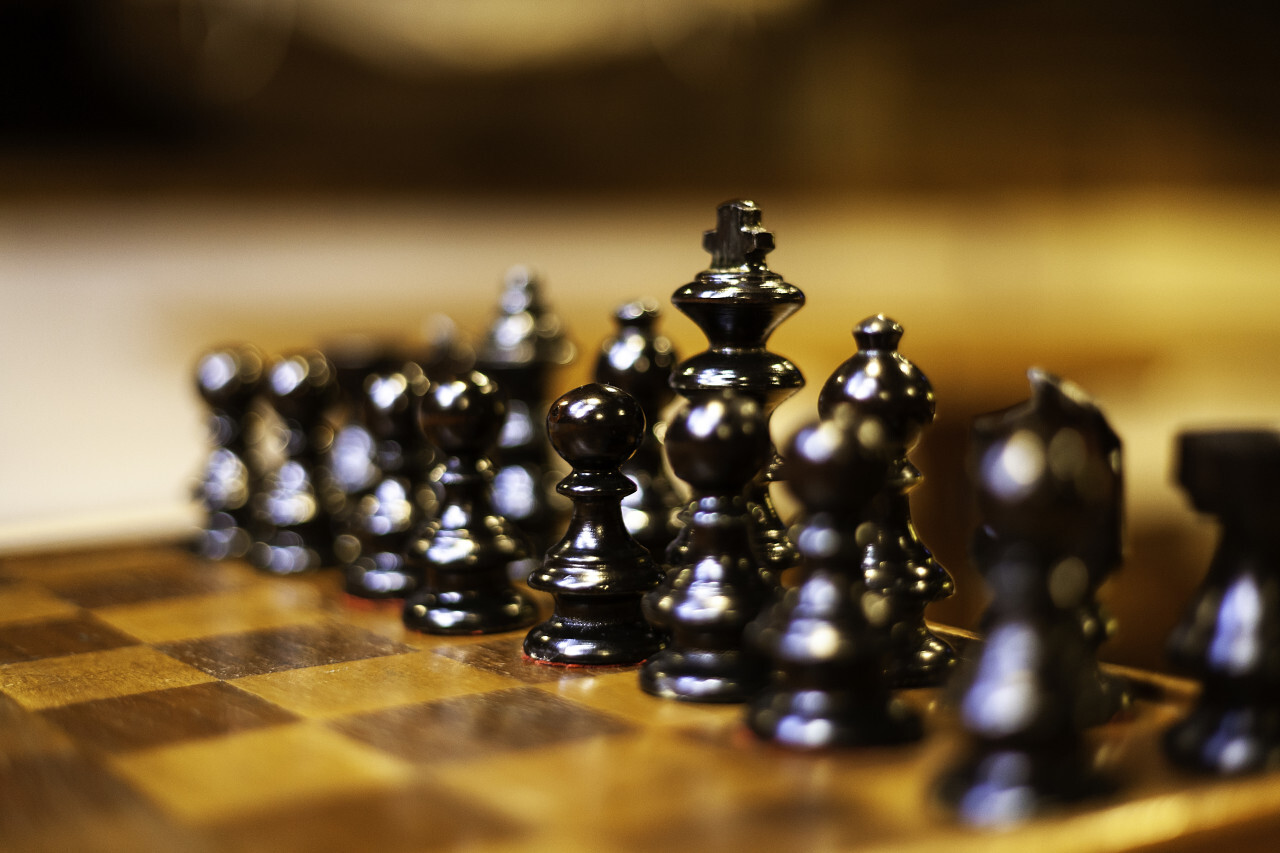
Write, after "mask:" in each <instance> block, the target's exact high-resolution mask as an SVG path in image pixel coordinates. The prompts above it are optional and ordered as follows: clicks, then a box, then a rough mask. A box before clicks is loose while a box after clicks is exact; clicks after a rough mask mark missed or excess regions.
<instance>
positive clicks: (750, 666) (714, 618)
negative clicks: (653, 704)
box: [640, 391, 774, 702]
mask: <svg viewBox="0 0 1280 853" xmlns="http://www.w3.org/2000/svg"><path fill="white" fill-rule="evenodd" d="M666 449H667V458H668V459H669V460H670V462H671V468H672V470H673V471H674V472H675V474H676V476H678V477H679V478H680V479H682V480H684V481H685V482H686V483H688V484H689V485H690V487H692V490H693V495H692V500H691V501H690V503H689V505H688V511H687V512H686V514H685V515H686V518H687V519H688V524H689V534H688V536H687V537H686V540H685V547H684V548H683V549H682V550H681V553H680V557H681V561H680V562H679V563H677V564H673V565H670V566H668V567H667V575H666V577H665V578H664V580H663V583H662V584H661V585H660V586H659V587H658V588H657V589H655V590H654V591H653V592H650V593H649V594H648V595H647V596H645V598H644V612H645V615H646V616H647V617H648V619H649V621H650V622H651V623H653V624H654V625H656V626H658V627H660V628H662V629H663V630H665V631H667V632H668V633H669V635H670V638H671V639H670V641H669V642H668V643H667V647H666V648H665V649H663V650H662V651H660V652H658V653H657V654H656V655H654V656H653V657H651V658H650V659H649V660H647V661H646V662H645V664H644V666H643V667H641V669H640V687H641V688H642V689H643V690H645V692H647V693H653V694H655V695H657V696H662V697H665V698H668V699H683V700H687V701H692V702H744V701H746V700H747V699H748V698H750V697H751V696H753V695H754V694H756V693H757V692H759V690H760V689H761V688H762V687H764V684H765V682H766V680H767V679H768V673H769V670H768V666H767V664H766V662H765V660H764V658H763V657H762V656H761V655H759V654H758V653H756V651H755V650H754V649H752V648H749V647H746V646H745V645H744V643H743V631H744V629H745V628H746V626H747V624H748V623H749V622H750V621H751V620H752V619H754V618H756V617H757V616H758V615H759V614H760V611H761V609H762V608H763V607H764V606H765V605H766V604H767V603H769V601H770V600H771V599H772V597H773V593H774V590H773V588H772V587H770V586H769V585H767V584H766V583H765V580H764V577H763V576H762V572H761V569H762V567H761V565H760V560H759V558H758V557H757V556H756V554H755V550H754V549H753V547H752V544H751V543H752V539H751V524H750V518H751V516H750V510H749V509H748V507H747V500H746V494H745V489H746V487H747V484H748V483H750V482H751V481H752V480H753V479H754V478H755V476H756V474H757V473H758V472H759V471H760V469H761V468H763V467H764V466H765V465H766V464H767V463H768V462H769V459H770V458H771V456H772V449H773V445H772V442H770V440H769V424H768V420H767V419H766V418H765V415H764V410H763V409H762V408H761V406H760V404H759V403H757V402H756V401H755V400H754V399H752V398H751V397H748V396H745V395H742V394H738V393H736V392H734V391H723V392H720V393H719V394H706V395H700V398H699V401H698V402H697V403H696V404H693V403H689V402H688V401H686V402H685V403H684V404H683V405H682V406H681V407H680V409H679V410H678V411H677V412H676V413H675V415H674V416H673V417H672V420H671V424H670V426H669V428H668V429H667V435H666Z"/></svg>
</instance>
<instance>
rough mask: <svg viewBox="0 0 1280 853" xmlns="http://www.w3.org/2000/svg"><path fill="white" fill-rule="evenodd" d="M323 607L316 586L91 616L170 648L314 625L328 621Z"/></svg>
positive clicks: (272, 587)
mask: <svg viewBox="0 0 1280 853" xmlns="http://www.w3.org/2000/svg"><path fill="white" fill-rule="evenodd" d="M322 604H323V602H322V600H321V597H320V594H319V593H318V592H317V591H316V589H315V588H314V587H311V586H307V585H303V584H292V583H276V584H257V585H253V586H248V587H244V588H242V589H236V590H232V591H230V592H221V593H214V594H212V595H197V596H190V597H186V598H171V599H166V600H162V601H147V602H142V603H139V604H125V605H119V606H116V607H106V608H102V609H99V610H95V611H94V615H95V616H97V617H98V618H99V619H101V620H102V621H104V622H107V623H109V624H111V625H114V626H116V627H117V628H119V629H120V630H122V631H127V632H129V633H130V634H133V635H134V636H135V637H138V638H139V639H141V640H144V641H145V642H148V643H169V642H173V641H175V640H191V639H195V638H198V637H212V636H215V635H218V634H235V633H240V632H244V631H257V630H262V629H266V628H282V627H285V626H288V625H302V624H308V623H315V622H318V621H321V620H323V619H325V618H326V615H325V613H324V611H323V610H322V609H321V606H322Z"/></svg>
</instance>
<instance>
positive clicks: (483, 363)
mask: <svg viewBox="0 0 1280 853" xmlns="http://www.w3.org/2000/svg"><path fill="white" fill-rule="evenodd" d="M575 354H576V348H575V347H574V345H573V342H572V341H570V340H569V338H568V336H567V335H566V334H565V330H564V325H563V323H562V322H561V321H560V318H559V317H558V316H557V315H556V313H555V312H554V311H552V310H551V308H550V306H548V305H547V303H546V300H545V298H544V296H543V285H542V280H541V279H540V278H539V276H538V275H537V273H536V272H534V271H533V270H531V269H530V268H528V267H524V266H515V267H512V268H511V269H509V270H508V271H507V274H506V279H505V281H504V284H503V289H502V296H501V299H500V305H499V309H498V313H497V316H496V317H495V318H494V319H493V322H492V323H491V325H490V327H489V331H488V333H487V334H486V335H485V337H484V340H483V341H482V342H481V345H480V348H479V352H478V353H477V360H476V367H477V369H478V370H480V371H482V372H483V373H484V374H485V375H486V376H488V377H490V378H491V379H493V380H494V381H495V382H497V383H498V385H499V386H500V387H501V388H502V390H503V393H505V394H506V396H507V414H506V419H505V421H504V423H503V426H502V431H501V433H500V434H499V436H498V444H497V447H496V448H495V449H494V451H493V453H492V457H493V461H494V464H495V466H496V474H495V477H494V483H493V502H494V506H496V507H497V510H498V512H499V513H500V514H501V515H502V516H503V517H505V518H506V519H508V520H509V521H511V522H512V523H513V524H515V525H516V527H518V528H520V530H522V531H523V532H524V534H525V536H526V537H527V538H528V540H529V542H530V543H531V545H532V547H533V549H534V553H541V551H543V550H544V549H545V548H546V547H547V545H548V544H550V542H551V541H552V539H553V537H554V532H553V531H554V530H555V529H557V528H558V526H559V524H560V523H561V521H562V517H561V516H560V515H559V513H558V512H557V509H556V508H555V507H554V506H553V505H552V504H551V502H550V500H549V496H548V492H549V491H550V484H549V481H548V477H549V476H550V477H552V478H554V474H552V473H551V469H550V461H551V460H550V456H551V453H550V448H549V447H548V445H547V431H546V424H545V423H544V422H543V415H542V413H543V412H544V411H546V408H547V400H548V399H549V397H550V396H551V395H550V394H549V393H548V387H549V385H550V383H551V379H552V373H553V371H554V370H555V369H556V368H557V367H561V366H564V365H566V364H569V363H570V362H571V361H573V358H574V356H575Z"/></svg>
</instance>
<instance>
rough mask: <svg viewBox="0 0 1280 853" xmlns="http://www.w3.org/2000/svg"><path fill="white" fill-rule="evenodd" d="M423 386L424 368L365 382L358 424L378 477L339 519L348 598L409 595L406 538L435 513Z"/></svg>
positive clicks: (405, 367)
mask: <svg viewBox="0 0 1280 853" xmlns="http://www.w3.org/2000/svg"><path fill="white" fill-rule="evenodd" d="M427 385H428V382H427V377H426V375H425V374H424V373H423V371H422V368H421V367H419V366H418V365H417V364H415V363H413V362H405V363H404V364H401V365H400V367H399V368H398V369H395V370H381V371H375V372H372V373H369V374H368V375H367V376H366V377H365V379H364V383H363V388H362V390H361V397H362V398H363V405H362V407H361V409H362V415H361V417H360V418H359V419H358V420H359V424H360V427H361V428H362V429H364V430H365V431H366V432H367V434H368V435H369V436H370V440H371V442H372V443H373V452H372V459H373V464H374V469H375V471H376V472H377V473H376V476H375V477H374V478H373V481H372V482H371V483H369V484H368V485H366V486H365V487H364V488H363V489H361V490H359V491H357V492H355V493H354V494H352V495H351V496H350V497H349V499H348V501H347V506H346V510H345V512H344V514H343V518H342V521H343V526H344V528H345V532H344V533H343V534H342V535H340V536H339V537H338V539H337V540H336V541H335V543H334V550H335V552H336V553H337V555H338V557H339V558H340V559H341V560H342V562H343V563H344V564H345V565H346V591H347V592H348V593H350V594H351V595H355V596H358V597H360V598H369V599H382V598H404V597H405V596H406V595H407V594H408V593H410V592H412V591H413V587H414V584H415V573H414V572H413V570H412V569H411V568H410V567H409V565H408V563H407V559H406V550H407V548H408V545H409V538H410V535H411V534H412V533H413V531H415V530H416V529H417V528H418V526H419V525H420V524H421V523H422V521H423V520H424V519H425V518H429V517H431V516H433V515H434V514H435V509H436V494H435V491H434V490H433V489H432V487H431V484H430V482H429V481H428V480H427V473H428V470H429V467H430V463H431V455H432V453H431V448H430V446H429V445H428V444H427V442H426V439H425V437H424V436H423V434H422V430H421V429H420V428H419V426H418V407H419V402H420V400H421V398H422V396H423V395H424V394H425V393H426V389H427Z"/></svg>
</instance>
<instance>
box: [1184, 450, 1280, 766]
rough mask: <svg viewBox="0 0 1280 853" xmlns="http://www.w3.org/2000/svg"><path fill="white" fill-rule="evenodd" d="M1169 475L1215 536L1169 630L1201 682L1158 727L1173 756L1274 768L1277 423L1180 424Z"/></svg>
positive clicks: (1278, 751)
mask: <svg viewBox="0 0 1280 853" xmlns="http://www.w3.org/2000/svg"><path fill="white" fill-rule="evenodd" d="M1178 457H1179V461H1178V481H1179V483H1180V484H1181V485H1182V487H1183V489H1185V490H1186V492H1187V494H1188V495H1189V496H1190V498H1191V501H1192V504H1193V505H1194V506H1195V508H1196V509H1197V510H1198V511H1200V512H1203V513H1208V514H1210V515H1213V516H1215V517H1216V518H1218V519H1219V520H1220V521H1221V523H1222V536H1221V540H1220V541H1219V543H1218V547H1217V550H1216V552H1215V553H1214V556H1213V561H1212V563H1211V564H1210V566H1209V571H1208V574H1207V576H1206V577H1205V579H1204V582H1203V584H1202V585H1201V586H1200V588H1199V590H1198V591H1197V592H1196V594H1195V597H1194V598H1193V600H1192V602H1191V605H1190V607H1189V608H1188V609H1187V613H1186V616H1185V617H1184V618H1183V620H1182V622H1181V623H1180V624H1179V625H1178V627H1177V628H1176V629H1175V630H1174V633H1173V635H1172V636H1171V637H1170V642H1169V655H1170V658H1171V660H1172V661H1173V663H1174V665H1175V666H1176V667H1177V668H1178V669H1180V670H1182V671H1184V672H1186V673H1188V674H1190V675H1192V676H1194V677H1195V678H1197V679H1198V680H1199V681H1201V683H1202V684H1203V689H1202V690H1201V693H1200V696H1199V699H1198V700H1197V701H1196V704H1195V706H1194V707H1193V708H1192V709H1191V711H1190V713H1189V714H1188V715H1187V716H1186V717H1185V718H1184V719H1183V720H1181V721H1179V722H1178V723H1177V724H1176V725H1174V726H1173V727H1172V728H1171V729H1170V730H1169V731H1168V732H1167V733H1166V735H1165V739H1164V747H1165V752H1166V753H1167V754H1168V755H1169V757H1170V758H1171V759H1172V760H1173V761H1174V762H1175V763H1177V764H1179V765H1181V766H1183V767H1188V768H1191V769H1193V770H1198V771H1201V772H1208V773H1216V774H1220V775H1223V776H1229V775H1236V774H1241V773H1251V772H1255V771H1259V770H1275V769H1276V768H1280V584H1277V578H1278V576H1280V533H1278V532H1277V527H1276V518H1277V517H1280V487H1278V486H1277V484H1280V433H1276V432H1273V431H1270V430H1240V431H1222V432H1187V433H1183V434H1182V435H1180V436H1179V437H1178Z"/></svg>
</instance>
